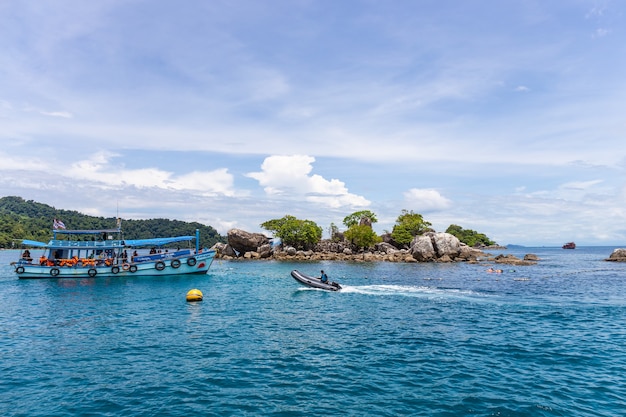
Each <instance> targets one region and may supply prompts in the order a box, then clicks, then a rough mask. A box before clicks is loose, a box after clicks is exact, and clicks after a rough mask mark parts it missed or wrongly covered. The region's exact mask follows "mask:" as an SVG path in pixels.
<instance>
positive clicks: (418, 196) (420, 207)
mask: <svg viewBox="0 0 626 417" xmlns="http://www.w3.org/2000/svg"><path fill="white" fill-rule="evenodd" d="M404 199H405V201H406V203H407V204H408V205H409V207H411V209H412V210H415V211H417V212H431V211H440V210H445V209H447V208H449V207H450V205H451V201H450V200H448V199H447V198H445V197H444V196H442V195H441V194H440V193H439V192H438V191H436V190H432V189H420V188H411V189H410V190H408V191H407V192H405V193H404Z"/></svg>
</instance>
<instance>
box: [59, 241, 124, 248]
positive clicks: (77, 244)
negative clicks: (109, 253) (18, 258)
mask: <svg viewBox="0 0 626 417" xmlns="http://www.w3.org/2000/svg"><path fill="white" fill-rule="evenodd" d="M49 246H52V247H55V248H95V249H110V248H123V247H124V242H123V241H119V240H113V241H111V240H102V241H98V240H96V241H89V240H53V241H51V242H50V245H49Z"/></svg>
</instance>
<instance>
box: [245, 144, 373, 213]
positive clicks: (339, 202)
mask: <svg viewBox="0 0 626 417" xmlns="http://www.w3.org/2000/svg"><path fill="white" fill-rule="evenodd" d="M313 162H315V158H313V157H312V156H308V155H273V156H269V157H267V158H265V160H264V161H263V164H262V165H261V169H262V171H261V172H250V173H248V174H246V176H247V177H250V178H254V179H256V180H257V181H259V184H260V185H261V186H262V187H264V190H265V192H266V194H268V195H270V196H278V195H287V194H288V195H290V196H294V197H296V196H303V197H304V198H305V199H306V200H307V201H310V202H313V203H317V204H321V205H325V206H328V207H332V208H339V207H345V206H352V207H367V206H369V205H370V202H369V201H368V200H367V199H366V198H365V197H362V196H359V195H356V194H352V193H350V192H349V191H348V189H347V188H346V186H345V184H344V183H343V182H342V181H339V180H337V179H331V180H327V179H325V178H323V177H322V176H320V175H317V174H315V175H309V174H310V173H311V171H312V170H313V166H312V165H311V164H312V163H313Z"/></svg>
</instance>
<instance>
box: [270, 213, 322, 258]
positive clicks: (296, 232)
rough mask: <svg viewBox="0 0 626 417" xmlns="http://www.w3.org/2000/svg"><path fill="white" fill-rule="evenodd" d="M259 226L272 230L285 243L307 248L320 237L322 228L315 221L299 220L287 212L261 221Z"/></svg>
mask: <svg viewBox="0 0 626 417" xmlns="http://www.w3.org/2000/svg"><path fill="white" fill-rule="evenodd" d="M261 227H262V228H264V229H265V230H269V231H270V232H272V233H273V234H274V236H276V237H278V238H280V239H281V240H282V241H283V243H284V244H285V245H289V246H293V247H294V248H296V249H309V248H311V247H313V246H314V245H315V244H316V243H318V242H319V241H320V240H321V239H322V228H321V227H319V226H318V225H317V224H316V223H315V222H313V221H311V220H300V219H297V218H296V217H294V216H291V215H289V214H287V215H285V217H283V218H280V219H273V220H268V221H266V222H264V223H261Z"/></svg>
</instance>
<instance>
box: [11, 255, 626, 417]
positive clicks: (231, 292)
mask: <svg viewBox="0 0 626 417" xmlns="http://www.w3.org/2000/svg"><path fill="white" fill-rule="evenodd" d="M613 249H615V248H614V247H578V248H576V249H575V250H563V249H561V248H552V247H532V248H531V247H514V248H510V249H507V250H496V251H490V253H491V254H493V255H497V254H499V253H504V254H513V255H515V256H518V257H523V256H524V255H525V254H527V253H530V254H535V255H537V256H538V257H539V258H540V260H539V261H538V263H537V265H533V266H510V265H498V267H499V268H502V269H503V272H502V273H498V274H496V273H488V272H487V269H488V268H489V267H490V266H496V265H493V264H490V263H488V262H486V263H482V264H468V263H449V264H437V263H411V264H409V263H386V262H377V263H363V262H300V263H292V262H278V261H220V260H216V261H214V263H213V265H212V266H211V269H210V270H209V272H208V273H207V274H206V275H201V276H186V277H173V276H170V277H165V276H164V277H156V278H134V279H126V278H110V279H108V278H91V279H52V278H51V279H43V280H20V279H18V278H17V276H16V275H15V273H14V268H13V267H12V266H11V265H10V263H11V261H14V260H16V259H17V257H18V256H19V251H13V250H5V251H0V415H2V416H28V417H35V416H568V417H571V416H611V417H613V416H623V415H626V263H614V262H607V261H605V259H606V258H608V257H609V255H610V254H611V252H612V251H613ZM294 269H298V270H300V271H302V272H304V273H307V274H309V275H316V274H318V273H319V271H320V270H322V269H323V270H325V271H326V272H327V273H328V275H329V277H330V279H331V280H334V281H337V282H339V283H340V284H341V285H342V286H343V289H342V290H341V291H339V292H327V291H323V290H316V289H309V288H305V287H303V286H302V285H301V284H299V283H298V282H296V281H295V280H294V279H293V278H291V276H290V272H291V271H292V270H294ZM191 289H199V290H200V291H201V292H202V293H203V294H204V299H203V300H202V301H200V302H187V301H186V294H187V292H188V291H189V290H191Z"/></svg>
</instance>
